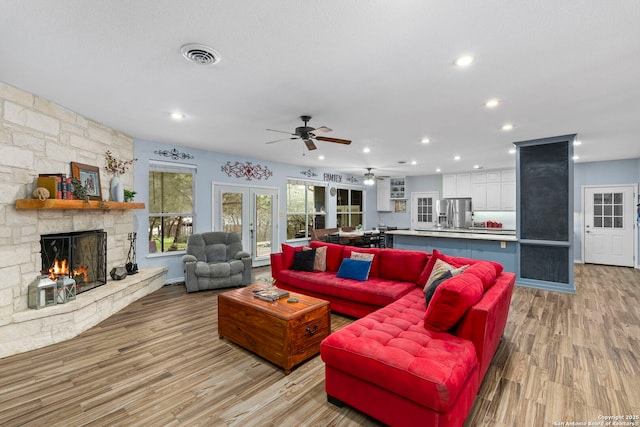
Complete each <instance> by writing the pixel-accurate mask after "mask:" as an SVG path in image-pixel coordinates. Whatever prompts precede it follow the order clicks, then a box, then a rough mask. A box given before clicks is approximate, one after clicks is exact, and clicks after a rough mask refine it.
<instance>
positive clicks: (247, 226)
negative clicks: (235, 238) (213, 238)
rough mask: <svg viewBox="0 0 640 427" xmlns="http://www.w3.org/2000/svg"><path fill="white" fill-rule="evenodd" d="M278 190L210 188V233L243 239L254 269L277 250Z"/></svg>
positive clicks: (268, 259)
mask: <svg viewBox="0 0 640 427" xmlns="http://www.w3.org/2000/svg"><path fill="white" fill-rule="evenodd" d="M277 228H278V189H276V188H267V187H246V186H240V185H228V184H224V185H223V184H216V183H214V184H213V229H214V230H218V231H231V232H236V233H239V234H240V235H241V236H242V247H243V248H244V250H245V251H246V252H249V253H250V254H251V261H252V263H253V266H254V267H259V266H263V265H268V264H269V262H270V255H271V252H272V251H273V250H276V251H277V250H278V242H277V236H278V230H277Z"/></svg>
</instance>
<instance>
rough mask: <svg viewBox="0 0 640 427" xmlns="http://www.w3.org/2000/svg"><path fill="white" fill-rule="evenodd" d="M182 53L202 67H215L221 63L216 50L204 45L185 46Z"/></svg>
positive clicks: (181, 49)
mask: <svg viewBox="0 0 640 427" xmlns="http://www.w3.org/2000/svg"><path fill="white" fill-rule="evenodd" d="M180 53H182V56H184V57H185V58H186V59H187V60H188V61H191V62H195V63H196V64H200V65H213V64H217V63H218V62H220V58H221V57H220V54H219V53H218V52H216V50H215V49H213V48H210V47H209V46H205V45H203V44H195V43H190V44H185V45H184V46H182V47H181V48H180Z"/></svg>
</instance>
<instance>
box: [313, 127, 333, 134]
mask: <svg viewBox="0 0 640 427" xmlns="http://www.w3.org/2000/svg"><path fill="white" fill-rule="evenodd" d="M332 130H333V129H331V128H328V127H326V126H320V127H319V128H315V129H314V130H312V131H311V133H312V134H314V135H317V134H318V132H331V131H332Z"/></svg>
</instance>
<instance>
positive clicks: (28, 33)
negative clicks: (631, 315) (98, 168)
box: [0, 0, 640, 175]
mask: <svg viewBox="0 0 640 427" xmlns="http://www.w3.org/2000/svg"><path fill="white" fill-rule="evenodd" d="M638 22H640V2H638V1H636V0H620V1H614V2H607V1H602V0H580V1H578V0H566V1H514V0H500V1H497V0H493V1H492V0H488V1H477V0H464V1H462V0H461V1H402V0H401V1H364V0H340V1H335V0H328V1H327V0H325V1H300V0H281V1H273V0H270V1H268V2H264V1H211V0H192V1H175V0H171V1H168V0H137V1H124V0H117V1H116V0H112V1H93V0H91V1H90V0H76V1H71V0H57V1H55V2H52V1H50V0H27V1H25V0H3V1H2V3H1V12H0V81H4V82H6V83H9V84H11V85H14V86H17V87H19V88H22V89H25V90H28V91H30V92H33V93H35V94H37V95H40V96H43V97H45V98H48V99H50V100H52V101H54V102H56V103H59V104H61V105H63V106H65V107H67V108H69V109H71V110H73V111H76V112H78V113H80V114H83V115H85V116H87V117H89V118H91V119H94V120H96V121H99V122H102V123H104V124H106V125H108V126H110V127H113V128H115V129H117V130H120V131H122V132H124V133H127V134H129V135H131V136H133V137H136V138H141V139H146V140H150V141H158V142H166V143H169V144H179V145H183V146H188V147H197V148H202V149H207V150H214V151H219V152H224V153H230V154H242V155H249V156H252V157H256V158H259V159H264V160H266V161H285V162H288V163H294V164H298V165H304V166H309V167H314V166H315V167H323V168H335V169H337V170H340V171H345V172H353V173H359V171H362V173H364V168H365V167H373V168H375V169H374V172H376V173H378V174H402V175H423V174H431V173H435V170H436V168H438V167H439V168H442V172H454V171H463V170H467V171H468V170H471V169H472V167H473V165H475V164H477V165H481V166H482V167H484V168H486V169H489V168H500V167H511V166H513V165H514V156H513V155H510V154H508V150H509V148H511V143H512V142H514V141H522V140H527V139H533V138H543V137H549V136H556V135H563V134H569V133H577V134H578V139H579V140H581V142H582V145H581V146H579V147H576V154H578V155H579V156H580V160H579V161H586V162H589V161H596V160H607V159H620V158H638V157H640V143H639V142H640V141H639V137H638V135H640V101H639V100H640V84H639V83H638V82H639V79H640V77H639V76H640V30H639V29H638V28H639V27H638ZM186 43H202V44H206V45H209V46H211V47H213V48H214V49H216V50H217V51H218V52H220V54H221V55H222V60H221V62H220V63H219V64H217V65H215V66H211V67H204V66H199V65H195V64H192V63H188V62H187V61H185V60H184V59H183V58H182V57H181V56H180V47H181V46H182V45H183V44H186ZM461 54H471V55H473V56H474V57H475V61H474V62H473V63H472V64H471V66H469V67H467V68H465V69H460V68H457V67H455V66H454V65H453V61H454V60H455V59H456V57H457V56H459V55H461ZM490 98H499V99H501V100H502V104H501V105H500V106H499V107H497V108H495V109H488V108H486V107H485V106H484V102H485V101H486V100H488V99H490ZM176 110H179V111H182V112H183V113H184V114H186V118H185V119H184V120H183V121H180V122H176V121H174V120H172V119H170V117H169V113H170V112H172V111H176ZM302 114H308V115H311V116H313V119H312V120H311V123H310V125H311V126H321V125H326V126H328V127H330V128H332V129H333V131H332V132H331V133H328V134H326V136H331V137H336V138H345V139H351V140H353V143H352V144H351V145H350V146H343V145H338V144H331V143H326V142H318V143H317V146H318V150H316V151H313V152H308V151H306V150H304V149H303V147H304V145H303V144H302V142H300V141H282V142H279V143H275V144H269V145H266V144H265V142H266V141H271V140H274V139H277V138H278V137H280V136H284V137H286V135H282V134H278V133H274V132H268V131H266V129H267V128H272V129H280V130H285V131H291V132H293V130H294V129H295V127H296V126H300V125H302V122H301V121H300V119H299V116H300V115H302ZM507 122H510V123H513V124H514V125H515V128H514V129H513V130H512V131H509V132H505V131H502V130H501V126H502V125H503V124H504V123H507ZM423 137H428V138H430V140H431V142H430V143H428V144H421V142H420V141H421V139H422V138H423ZM365 147H369V148H370V149H371V152H370V153H367V154H365V153H363V149H364V148H365ZM318 155H324V156H325V159H324V160H318ZM454 155H460V156H461V159H460V160H458V161H455V160H453V157H454ZM398 161H407V162H411V161H416V162H417V164H416V165H415V166H411V165H409V164H407V165H399V164H398Z"/></svg>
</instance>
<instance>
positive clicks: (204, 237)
mask: <svg viewBox="0 0 640 427" xmlns="http://www.w3.org/2000/svg"><path fill="white" fill-rule="evenodd" d="M182 264H183V266H184V282H185V285H186V287H187V292H195V291H202V290H205V289H220V288H228V287H231V286H246V285H249V284H250V283H251V256H250V255H249V253H247V252H245V251H243V250H242V241H241V240H240V235H239V234H238V233H227V232H225V231H210V232H207V233H202V234H192V235H191V236H189V240H187V254H186V255H184V256H183V257H182Z"/></svg>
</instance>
